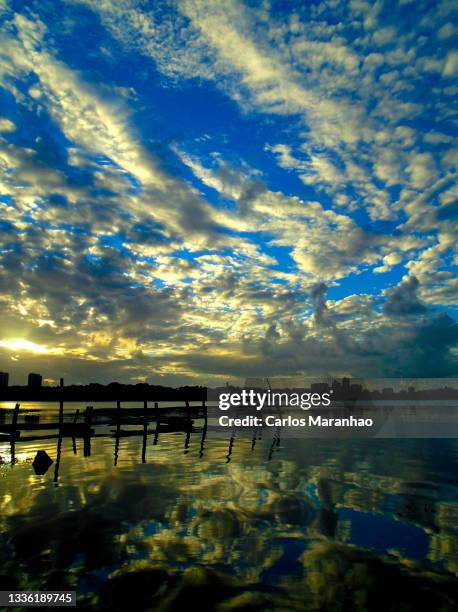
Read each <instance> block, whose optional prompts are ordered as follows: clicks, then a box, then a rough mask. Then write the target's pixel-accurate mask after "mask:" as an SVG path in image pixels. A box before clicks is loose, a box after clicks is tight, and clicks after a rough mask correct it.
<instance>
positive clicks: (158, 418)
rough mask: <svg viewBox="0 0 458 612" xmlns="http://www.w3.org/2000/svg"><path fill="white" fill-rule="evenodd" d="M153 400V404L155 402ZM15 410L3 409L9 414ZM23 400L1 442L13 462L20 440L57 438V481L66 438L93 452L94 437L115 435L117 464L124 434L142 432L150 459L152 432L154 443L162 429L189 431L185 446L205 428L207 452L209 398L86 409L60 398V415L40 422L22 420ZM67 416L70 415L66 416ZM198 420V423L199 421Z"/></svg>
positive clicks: (2, 427) (2, 426) (1, 431)
mask: <svg viewBox="0 0 458 612" xmlns="http://www.w3.org/2000/svg"><path fill="white" fill-rule="evenodd" d="M151 404H152V405H151ZM8 412H11V411H6V410H3V411H0V413H1V414H2V415H3V416H6V414H8ZM19 416H20V404H19V403H18V404H16V406H15V407H14V410H13V411H12V417H11V422H10V423H5V422H3V421H4V419H0V442H9V443H10V449H11V453H10V454H11V463H13V464H14V463H15V453H16V447H17V445H18V444H21V443H23V442H35V441H37V442H38V441H40V440H50V439H55V440H56V441H57V459H56V465H55V471H56V475H55V482H57V478H58V472H59V463H60V455H61V447H62V440H63V438H71V439H72V442H73V451H74V453H76V440H77V439H82V440H83V453H84V456H90V454H91V439H92V438H103V437H105V438H107V437H110V438H114V439H115V465H116V464H117V458H118V454H119V441H120V439H121V438H125V437H133V436H138V437H142V438H143V444H142V462H143V463H145V462H146V446H147V438H148V436H151V435H154V442H153V444H154V445H156V444H157V443H158V439H159V435H160V434H161V433H170V432H182V433H184V434H185V436H186V437H185V443H184V447H185V449H186V448H187V447H188V446H189V440H190V435H191V433H192V432H195V431H201V432H202V440H201V447H200V452H201V456H202V454H203V449H204V442H205V436H206V432H207V406H206V403H205V401H203V402H202V403H201V405H199V406H191V405H190V404H189V402H187V401H186V402H184V406H183V405H182V406H163V407H161V406H160V405H159V403H158V402H147V401H144V402H143V406H141V407H136V408H123V407H122V406H121V402H119V401H118V402H116V407H115V408H111V407H110V408H95V409H94V407H93V406H87V407H86V409H85V411H83V413H80V411H79V409H77V410H76V411H75V412H73V411H72V412H70V411H67V414H65V411H64V402H62V401H61V402H59V409H58V419H57V420H55V421H51V422H40V416H39V415H34V416H30V415H27V417H26V418H25V419H24V420H23V421H22V422H20V419H19ZM66 417H67V418H66ZM197 423H198V424H197Z"/></svg>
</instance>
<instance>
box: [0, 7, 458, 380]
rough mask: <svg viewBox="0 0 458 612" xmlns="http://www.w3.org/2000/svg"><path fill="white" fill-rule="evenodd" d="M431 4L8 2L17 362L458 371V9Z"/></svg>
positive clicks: (263, 370) (195, 375) (4, 269)
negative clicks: (456, 100)
mask: <svg viewBox="0 0 458 612" xmlns="http://www.w3.org/2000/svg"><path fill="white" fill-rule="evenodd" d="M416 6H417V8H418V10H416V11H412V10H411V9H412V7H411V6H410V7H409V6H408V4H406V3H403V2H399V3H392V2H381V1H378V2H375V3H373V2H365V1H361V2H354V1H349V2H340V3H338V5H337V6H336V5H335V3H334V2H331V1H329V2H328V1H327V0H324V1H323V2H320V3H296V4H295V3H291V4H287V5H285V3H279V2H272V3H269V4H265V3H264V4H259V5H256V4H253V3H243V2H239V1H237V0H227V1H224V2H223V1H220V0H214V1H213V0H212V1H211V2H210V1H208V2H207V1H206V0H199V1H197V0H196V1H193V0H179V1H178V2H163V3H156V2H138V1H136V0H119V1H114V0H100V1H98V2H95V1H93V0H71V1H68V2H66V3H62V4H61V5H60V6H59V9H58V11H56V10H55V5H54V3H52V2H46V1H44V0H42V1H40V2H36V1H34V0H28V1H26V2H22V3H18V2H15V1H13V0H11V1H9V0H6V1H5V2H3V3H1V8H0V20H1V34H0V36H1V42H0V87H1V95H2V98H3V100H4V104H2V106H1V111H0V173H1V176H0V211H1V217H0V302H1V310H0V313H1V314H0V330H1V333H0V342H1V343H2V345H1V347H0V368H1V369H5V370H9V371H14V372H15V375H14V377H15V378H16V379H17V380H18V381H19V380H20V378H21V377H23V376H24V375H25V373H26V372H27V371H30V370H35V369H36V370H39V371H43V373H44V374H45V375H46V376H47V377H49V378H55V379H57V378H58V377H59V376H61V375H65V376H66V377H67V379H68V380H71V381H75V382H85V381H89V380H92V379H98V380H100V381H101V382H107V381H109V380H113V379H119V380H125V381H129V380H130V381H137V380H143V379H145V378H146V379H148V380H151V381H154V382H161V383H167V384H176V383H185V382H191V383H204V384H205V383H210V384H211V383H214V382H221V381H223V380H227V379H240V378H242V377H245V376H247V375H250V376H263V375H271V376H272V375H292V374H299V375H302V374H304V375H309V374H310V375H313V374H324V373H329V372H333V373H336V374H339V373H342V374H352V375H355V376H383V375H400V376H420V375H424V376H447V375H454V374H456V373H457V367H458V366H457V353H456V346H457V342H458V331H457V324H456V322H455V319H454V317H455V315H456V291H457V281H456V268H455V267H454V266H455V265H456V251H455V248H456V247H455V245H456V242H457V240H456V238H457V236H456V225H455V224H453V220H454V219H455V217H456V211H455V207H456V204H455V203H456V193H457V186H456V178H455V177H456V164H457V154H456V148H455V147H454V140H453V138H452V137H451V134H452V133H453V131H452V129H453V124H452V120H453V117H452V114H451V104H452V101H453V96H455V95H456V76H457V62H456V51H455V50H454V49H453V46H452V45H453V34H454V32H455V30H454V26H453V23H454V19H455V16H454V11H455V10H456V7H454V3H452V2H449V1H448V0H442V1H439V0H438V1H437V2H433V3H431V2H422V1H420V2H418V3H416ZM455 20H456V19H455ZM14 377H13V380H14Z"/></svg>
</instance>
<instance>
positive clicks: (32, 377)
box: [27, 372, 43, 387]
mask: <svg viewBox="0 0 458 612" xmlns="http://www.w3.org/2000/svg"><path fill="white" fill-rule="evenodd" d="M42 380H43V377H42V376H41V374H34V373H33V372H31V373H30V374H29V378H28V382H27V384H28V386H29V387H41V383H42Z"/></svg>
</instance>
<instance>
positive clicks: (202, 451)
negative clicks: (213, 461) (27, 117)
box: [199, 401, 207, 459]
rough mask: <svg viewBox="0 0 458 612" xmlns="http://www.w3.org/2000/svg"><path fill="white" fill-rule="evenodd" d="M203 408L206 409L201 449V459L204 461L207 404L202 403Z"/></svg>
mask: <svg viewBox="0 0 458 612" xmlns="http://www.w3.org/2000/svg"><path fill="white" fill-rule="evenodd" d="M202 407H203V409H204V419H205V420H204V427H203V429H202V438H201V440H200V449H199V457H200V458H201V459H202V457H203V456H204V450H205V438H206V437H207V406H206V404H205V402H204V401H203V402H202Z"/></svg>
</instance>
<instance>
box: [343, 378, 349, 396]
mask: <svg viewBox="0 0 458 612" xmlns="http://www.w3.org/2000/svg"><path fill="white" fill-rule="evenodd" d="M342 391H343V392H344V393H348V392H349V391H350V379H349V378H342Z"/></svg>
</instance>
